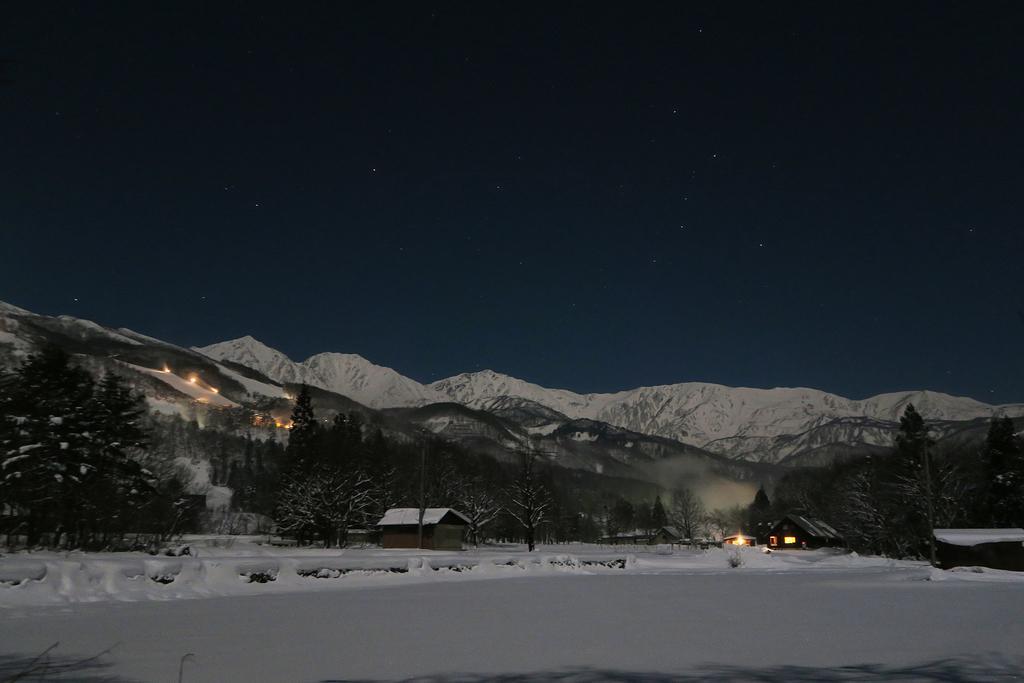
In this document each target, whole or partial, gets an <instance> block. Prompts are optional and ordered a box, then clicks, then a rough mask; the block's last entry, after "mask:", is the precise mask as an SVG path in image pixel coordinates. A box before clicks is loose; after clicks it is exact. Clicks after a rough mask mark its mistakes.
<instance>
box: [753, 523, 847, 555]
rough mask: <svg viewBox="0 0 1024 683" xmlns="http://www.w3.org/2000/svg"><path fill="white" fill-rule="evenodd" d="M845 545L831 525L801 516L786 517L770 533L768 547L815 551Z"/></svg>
mask: <svg viewBox="0 0 1024 683" xmlns="http://www.w3.org/2000/svg"><path fill="white" fill-rule="evenodd" d="M843 545H844V542H843V537H842V536H841V535H840V534H839V532H838V531H836V530H835V529H833V528H832V526H831V525H830V524H828V523H827V522H824V521H822V520H820V519H812V518H810V517H802V516H801V515H786V516H785V517H783V518H782V519H780V520H779V521H778V522H775V524H773V525H772V528H771V531H769V532H768V547H769V548H772V549H783V550H785V549H805V550H813V549H814V548H835V547H842V546H843Z"/></svg>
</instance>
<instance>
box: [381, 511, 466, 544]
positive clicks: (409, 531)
mask: <svg viewBox="0 0 1024 683" xmlns="http://www.w3.org/2000/svg"><path fill="white" fill-rule="evenodd" d="M419 526H420V509H419V508H391V509H390V510H388V511H387V512H385V513H384V516H383V517H381V519H380V521H379V522H377V527H378V528H379V529H380V531H381V537H380V545H381V547H382V548H420V547H421V546H420V540H419ZM468 526H469V520H468V519H466V516H465V515H463V514H462V513H461V512H459V511H458V510H453V509H452V508H427V509H425V510H424V511H423V545H422V548H424V549H427V550H462V537H463V535H464V534H465V531H466V527H468Z"/></svg>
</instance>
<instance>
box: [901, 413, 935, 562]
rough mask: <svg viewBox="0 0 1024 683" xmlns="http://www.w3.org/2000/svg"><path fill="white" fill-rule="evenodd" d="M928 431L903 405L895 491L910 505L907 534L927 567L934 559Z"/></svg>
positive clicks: (921, 420)
mask: <svg viewBox="0 0 1024 683" xmlns="http://www.w3.org/2000/svg"><path fill="white" fill-rule="evenodd" d="M932 444H933V441H932V440H931V439H930V438H929V436H928V428H927V426H926V425H925V423H924V418H923V417H922V416H921V414H920V413H919V412H917V409H916V408H914V406H913V404H909V403H908V404H907V408H906V410H904V412H903V416H902V417H900V431H899V434H898V435H897V436H896V453H897V459H898V466H899V467H900V468H901V469H902V474H901V475H900V476H899V477H898V487H897V488H898V491H899V493H900V494H902V495H903V496H905V497H906V499H907V500H908V502H909V503H910V505H909V506H908V511H909V512H910V514H909V516H908V520H907V522H908V530H909V531H910V533H911V534H912V535H913V536H914V537H916V539H917V541H918V543H919V544H920V545H923V546H925V547H926V548H927V550H928V557H929V560H930V561H931V563H932V564H933V565H934V564H936V561H937V560H936V556H935V535H934V534H935V498H934V489H933V477H932V462H931V447H932Z"/></svg>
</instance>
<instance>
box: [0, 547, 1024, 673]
mask: <svg viewBox="0 0 1024 683" xmlns="http://www.w3.org/2000/svg"><path fill="white" fill-rule="evenodd" d="M215 546H216V544H215V543H210V542H208V541H207V542H205V543H204V542H196V543H193V547H194V548H198V557H183V558H169V557H165V558H150V557H148V556H138V555H131V554H102V555H88V556H84V555H82V556H74V555H71V556H65V555H58V554H27V555H26V554H22V555H15V556H9V557H5V558H0V681H2V680H4V679H5V675H4V674H8V675H9V672H12V671H17V670H20V669H22V668H25V666H26V662H27V661H28V660H30V659H31V658H32V657H34V656H35V655H37V654H39V653H40V652H42V651H44V650H45V649H46V648H47V647H49V646H51V645H53V644H54V643H57V642H59V643H60V644H59V646H58V647H56V648H55V649H54V650H52V651H51V653H50V654H49V655H48V661H49V662H51V663H61V662H63V661H68V660H73V659H75V658H81V657H86V656H89V655H92V654H95V653H99V652H101V651H104V650H107V649H108V648H112V649H110V651H109V652H108V653H107V654H104V655H103V656H102V657H100V658H99V659H98V660H97V661H96V662H95V663H94V664H93V666H94V668H93V669H92V670H91V671H87V672H85V673H81V672H79V673H77V674H75V676H74V677H72V678H69V680H71V679H73V680H115V681H116V680H142V681H174V680H177V676H178V670H179V666H181V667H182V670H183V680H185V681H321V680H342V679H364V680H365V679H368V680H376V679H389V680H390V679H404V678H421V679H423V680H453V679H454V680H465V681H476V680H493V679H495V678H498V679H499V680H505V681H510V680H582V681H591V680H647V681H662V680H666V681H667V680H680V679H684V680H686V679H692V680H715V681H726V680H727V681H741V680H770V681H792V680H796V681H810V680H858V681H861V680H891V679H899V680H935V681H938V680H942V681H954V680H972V681H974V680H1016V679H1019V678H1024V645H1022V644H1024V575H1022V574H1014V573H1010V572H997V571H984V572H972V571H956V572H941V571H938V570H932V569H930V568H928V567H926V566H924V565H922V564H919V563H907V562H891V561H888V560H884V559H879V558H866V557H857V556H856V555H834V554H829V553H825V552H799V551H793V552H784V553H774V554H771V555H764V554H762V553H760V552H759V551H758V550H756V549H747V550H746V551H744V552H742V553H741V557H742V559H743V564H742V565H741V566H739V567H736V568H733V567H730V566H729V561H728V560H729V555H730V553H729V552H728V551H723V550H712V551H708V552H700V551H690V550H675V551H674V552H672V554H657V553H656V552H651V551H650V550H649V549H643V550H640V549H633V550H627V551H625V552H623V551H622V550H621V549H617V548H608V547H604V548H601V547H596V546H584V545H570V546H552V547H543V548H541V550H540V552H538V553H532V554H527V553H525V552H523V550H522V549H521V548H517V547H509V548H487V549H483V550H479V551H467V552H464V553H420V552H416V551H384V550H379V549H378V550H373V549H366V550H347V551H333V552H330V551H312V550H295V549H280V548H269V547H265V546H257V545H255V544H252V543H247V542H245V541H241V542H235V543H234V544H233V545H232V546H231V547H215ZM254 577H255V579H256V582H250V579H252V578H254ZM271 577H273V580H268V581H267V582H265V583H260V582H259V580H262V579H270V578H271ZM181 598H195V599H181ZM186 655H188V656H186ZM183 657H184V658H185V659H184V661H182V658H183ZM65 658H66V659H65ZM88 676H93V677H94V678H88ZM30 680H31V679H30Z"/></svg>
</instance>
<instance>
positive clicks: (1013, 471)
mask: <svg viewBox="0 0 1024 683" xmlns="http://www.w3.org/2000/svg"><path fill="white" fill-rule="evenodd" d="M1015 432H1016V429H1015V427H1014V425H1013V420H1011V419H1010V418H1009V417H1001V418H995V419H993V420H992V422H991V424H990V425H989V430H988V436H987V438H986V439H985V447H984V449H983V451H982V459H983V462H984V465H985V474H986V481H985V488H986V489H987V496H986V497H987V503H988V504H987V507H988V516H989V518H990V519H991V523H992V524H993V525H995V526H999V527H1003V526H1020V525H1021V524H1022V523H1024V452H1022V450H1024V449H1022V445H1021V443H1020V440H1019V439H1018V438H1017V436H1016V433H1015Z"/></svg>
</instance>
